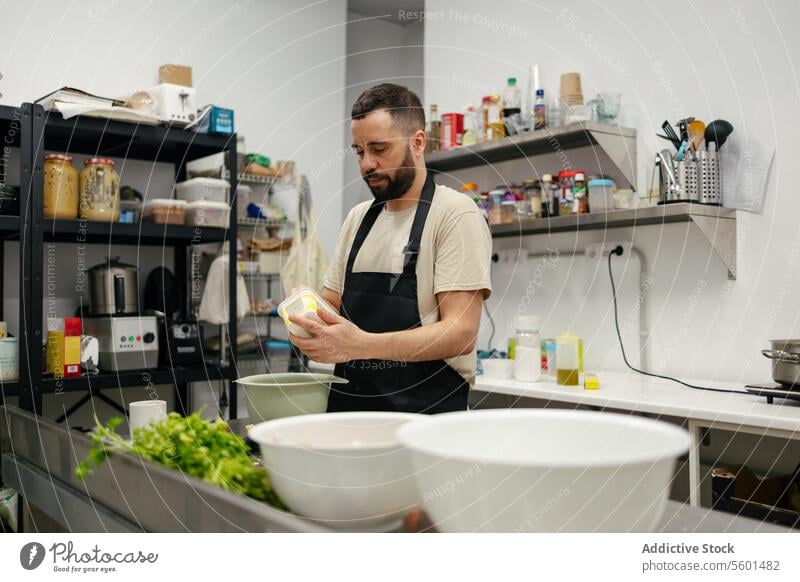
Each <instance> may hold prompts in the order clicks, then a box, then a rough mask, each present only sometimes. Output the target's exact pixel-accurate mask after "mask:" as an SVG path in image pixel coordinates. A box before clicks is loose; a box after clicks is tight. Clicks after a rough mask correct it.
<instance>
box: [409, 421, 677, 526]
mask: <svg viewBox="0 0 800 582" xmlns="http://www.w3.org/2000/svg"><path fill="white" fill-rule="evenodd" d="M397 438H398V440H399V441H400V442H401V443H402V444H404V445H405V446H407V447H408V448H409V449H410V450H411V451H412V453H413V455H412V456H413V459H414V465H415V470H416V480H417V488H418V495H419V499H420V501H421V502H422V503H423V504H424V509H425V511H426V512H427V513H428V515H429V517H430V518H431V520H432V521H433V522H434V524H435V525H436V527H437V528H438V529H439V530H440V531H445V532H473V531H482V532H559V531H564V532H567V531H569V532H574V531H581V532H585V531H603V532H629V531H637V532H642V531H652V529H653V528H654V527H655V526H656V525H657V524H658V523H659V520H660V519H661V516H662V514H663V512H664V507H665V503H666V501H667V498H668V493H669V489H670V482H671V480H672V476H673V470H674V467H675V460H676V458H677V457H678V456H680V455H681V454H683V453H685V452H686V451H687V450H688V448H689V435H688V433H687V432H686V431H684V430H682V429H680V428H677V427H675V426H672V425H670V424H667V423H664V422H659V421H655V420H648V419H645V418H640V417H634V416H625V415H621V414H611V413H607V412H588V411H586V412H584V411H574V410H534V409H515V410H481V411H472V412H453V413H447V414H440V415H437V416H432V417H427V418H422V419H418V420H415V421H414V422H413V423H410V424H407V425H405V426H403V427H402V428H401V429H400V430H399V431H398V434H397Z"/></svg>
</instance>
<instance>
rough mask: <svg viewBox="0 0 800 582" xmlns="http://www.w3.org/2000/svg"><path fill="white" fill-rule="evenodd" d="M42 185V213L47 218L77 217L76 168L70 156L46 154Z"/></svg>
mask: <svg viewBox="0 0 800 582" xmlns="http://www.w3.org/2000/svg"><path fill="white" fill-rule="evenodd" d="M42 175H43V176H42V177H43V182H44V184H43V186H44V204H43V213H44V215H45V216H46V217H47V218H63V219H75V218H77V217H78V170H76V169H75V166H73V165H72V156H68V155H66V154H47V155H45V156H44V166H43V171H42Z"/></svg>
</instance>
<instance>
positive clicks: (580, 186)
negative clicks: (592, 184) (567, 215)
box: [573, 172, 589, 214]
mask: <svg viewBox="0 0 800 582" xmlns="http://www.w3.org/2000/svg"><path fill="white" fill-rule="evenodd" d="M573 189H574V191H575V214H588V213H589V196H588V194H587V191H586V177H585V176H584V174H583V172H578V173H577V174H575V185H574V186H573Z"/></svg>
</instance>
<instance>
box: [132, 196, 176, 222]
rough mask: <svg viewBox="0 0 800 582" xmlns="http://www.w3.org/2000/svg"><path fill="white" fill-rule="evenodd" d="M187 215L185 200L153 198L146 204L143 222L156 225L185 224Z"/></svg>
mask: <svg viewBox="0 0 800 582" xmlns="http://www.w3.org/2000/svg"><path fill="white" fill-rule="evenodd" d="M185 213H186V201H185V200H173V199H171V198H153V199H152V200H148V201H147V202H145V204H144V210H142V221H143V222H144V221H146V222H155V223H156V224H184V219H185Z"/></svg>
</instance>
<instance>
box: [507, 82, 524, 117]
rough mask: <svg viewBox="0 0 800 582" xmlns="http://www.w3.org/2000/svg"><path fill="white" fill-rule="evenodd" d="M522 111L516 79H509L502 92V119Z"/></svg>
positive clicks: (520, 96) (520, 95) (520, 94)
mask: <svg viewBox="0 0 800 582" xmlns="http://www.w3.org/2000/svg"><path fill="white" fill-rule="evenodd" d="M521 111H522V93H521V92H520V90H519V87H517V78H516V77H509V78H508V84H507V85H506V90H505V91H504V92H503V117H511V116H512V115H516V114H517V113H520V112H521Z"/></svg>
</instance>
